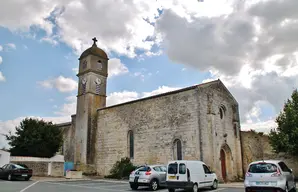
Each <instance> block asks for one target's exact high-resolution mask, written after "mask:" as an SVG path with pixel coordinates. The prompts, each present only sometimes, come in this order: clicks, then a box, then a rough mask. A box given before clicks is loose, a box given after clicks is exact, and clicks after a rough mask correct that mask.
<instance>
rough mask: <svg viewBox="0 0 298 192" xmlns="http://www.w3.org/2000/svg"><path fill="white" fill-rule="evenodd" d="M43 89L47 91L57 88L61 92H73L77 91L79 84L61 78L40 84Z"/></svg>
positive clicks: (69, 79)
mask: <svg viewBox="0 0 298 192" xmlns="http://www.w3.org/2000/svg"><path fill="white" fill-rule="evenodd" d="M38 84H40V85H41V86H42V87H44V88H47V89H52V88H56V89H58V90H59V91H60V92H71V91H74V90H76V89H77V86H78V85H77V82H76V81H75V80H73V79H71V78H67V77H63V76H59V77H57V78H54V79H49V80H45V81H41V82H38Z"/></svg>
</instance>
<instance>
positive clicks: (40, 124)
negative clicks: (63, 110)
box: [5, 118, 63, 158]
mask: <svg viewBox="0 0 298 192" xmlns="http://www.w3.org/2000/svg"><path fill="white" fill-rule="evenodd" d="M5 136H6V139H7V140H8V144H9V145H10V146H11V148H10V149H9V151H10V152H11V155H12V156H32V157H47V158H49V157H53V156H54V155H55V153H56V152H58V150H59V148H60V146H61V145H62V141H63V136H62V132H61V130H60V129H59V128H58V127H57V126H56V125H54V124H53V123H52V122H45V121H44V120H38V119H32V118H29V119H28V118H25V119H24V120H23V121H22V122H21V123H20V125H19V126H17V127H16V133H15V135H13V134H12V133H11V132H9V134H7V135H5Z"/></svg>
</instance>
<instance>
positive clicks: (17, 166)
mask: <svg viewBox="0 0 298 192" xmlns="http://www.w3.org/2000/svg"><path fill="white" fill-rule="evenodd" d="M14 167H15V168H18V169H26V168H25V167H23V166H20V165H17V164H14Z"/></svg>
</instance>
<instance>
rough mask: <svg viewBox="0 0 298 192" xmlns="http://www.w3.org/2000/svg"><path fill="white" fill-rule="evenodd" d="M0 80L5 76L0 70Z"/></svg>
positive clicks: (3, 79) (4, 79)
mask: <svg viewBox="0 0 298 192" xmlns="http://www.w3.org/2000/svg"><path fill="white" fill-rule="evenodd" d="M1 81H6V78H5V77H4V75H3V74H2V72H1V71H0V82H1Z"/></svg>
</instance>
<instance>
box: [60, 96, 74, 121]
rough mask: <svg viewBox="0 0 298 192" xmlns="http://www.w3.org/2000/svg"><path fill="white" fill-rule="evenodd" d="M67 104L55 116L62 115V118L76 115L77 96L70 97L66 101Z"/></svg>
mask: <svg viewBox="0 0 298 192" xmlns="http://www.w3.org/2000/svg"><path fill="white" fill-rule="evenodd" d="M65 100H66V101H67V103H65V104H63V106H62V107H61V109H60V110H59V111H56V112H55V114H58V115H61V116H71V115H73V114H75V113H76V106H77V104H76V101H77V98H76V96H69V97H66V99H65Z"/></svg>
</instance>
